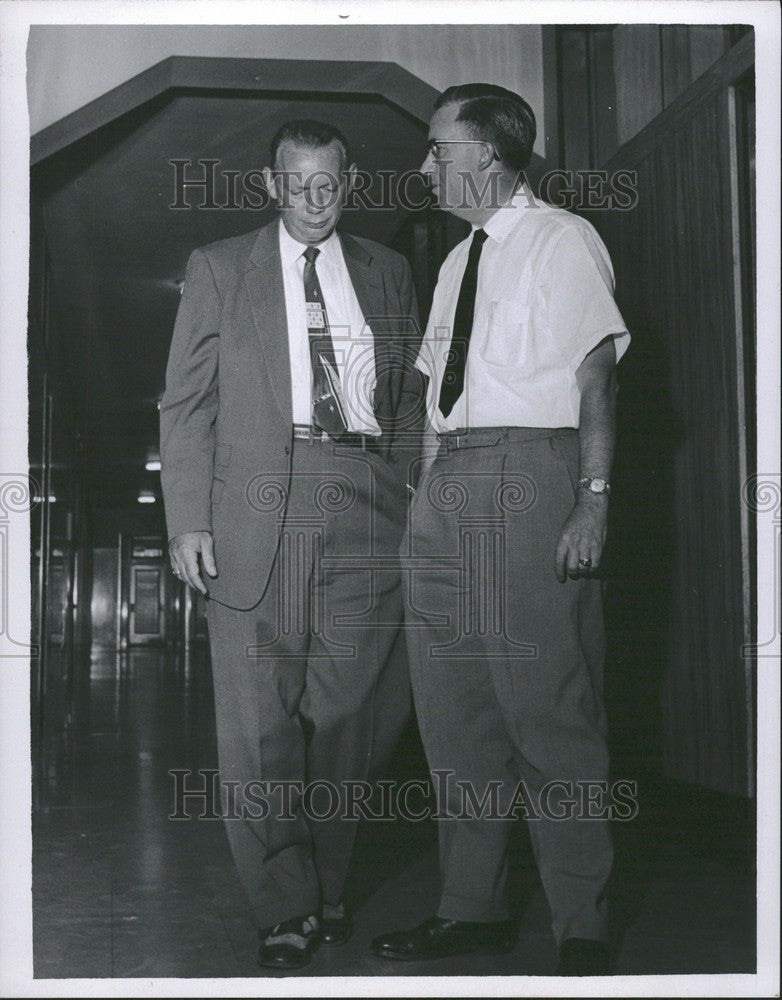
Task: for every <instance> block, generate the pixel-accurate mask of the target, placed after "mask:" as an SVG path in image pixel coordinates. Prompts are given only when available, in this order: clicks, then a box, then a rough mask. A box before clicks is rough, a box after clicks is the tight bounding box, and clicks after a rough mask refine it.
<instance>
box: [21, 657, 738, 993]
mask: <svg viewBox="0 0 782 1000" xmlns="http://www.w3.org/2000/svg"><path fill="white" fill-rule="evenodd" d="M75 667H76V669H75V670H74V676H76V677H78V676H79V675H81V677H82V678H83V679H82V681H81V682H77V683H76V684H74V685H73V686H72V687H71V688H70V689H69V688H68V686H67V684H66V683H65V682H60V683H58V682H57V676H58V675H59V668H58V667H57V665H56V658H55V657H54V656H52V658H51V660H50V683H49V686H48V692H47V705H48V706H49V711H48V716H47V719H46V721H45V729H44V733H45V735H44V738H43V742H42V745H41V747H40V749H39V751H38V753H37V758H36V759H35V760H34V763H35V771H36V778H37V780H36V795H37V802H36V805H37V809H36V811H35V812H34V816H33V836H34V857H33V899H34V911H33V912H34V955H35V975H36V978H46V977H58V978H59V977H63V978H66V977H239V976H243V977H255V976H258V975H261V973H260V971H259V969H258V968H257V967H256V965H255V955H256V951H257V940H256V929H255V927H254V926H253V923H252V919H251V915H250V911H249V908H248V906H247V904H246V902H245V899H244V897H243V894H242V890H241V887H240V885H239V882H238V879H237V876H236V874H235V871H234V867H233V864H232V860H231V857H230V854H229V851H228V845H227V841H226V838H225V834H224V832H223V824H222V822H221V821H220V820H202V821H195V820H178V821H177V820H171V819H169V818H168V817H169V814H170V813H172V812H173V811H174V781H173V778H172V777H171V776H170V775H169V773H168V772H169V770H171V769H175V768H180V769H185V770H193V771H195V770H197V769H199V768H216V766H217V760H216V751H215V740H214V722H213V715H212V694H211V679H210V676H209V665H208V656H207V655H206V652H205V650H204V649H203V647H201V646H198V647H197V648H196V649H195V650H194V651H193V653H192V654H179V655H176V654H173V653H170V652H166V651H164V650H162V649H154V648H147V649H132V650H130V651H129V652H126V653H122V654H115V653H113V652H110V651H95V652H93V655H92V659H91V662H90V664H89V669H87V664H86V663H84V664H83V665H80V664H78V663H77V664H76V665H75ZM82 668H83V669H82ZM66 719H68V720H70V725H69V726H68V727H66V726H65V724H64V723H65V720H66ZM388 774H389V775H393V777H395V778H397V779H399V778H400V777H401V778H403V779H404V778H407V777H422V776H423V775H424V770H423V758H422V756H421V750H420V746H419V745H418V744H417V737H416V735H415V731H414V729H413V728H410V730H409V732H408V734H407V737H406V738H405V739H404V740H403V742H402V744H401V745H400V748H399V750H398V752H397V755H396V758H395V760H394V761H393V762H392V765H391V767H390V768H389V770H388ZM194 779H195V776H193V778H189V779H188V787H192V786H193V783H194ZM694 794H695V793H694V792H692V790H690V791H687V790H686V789H685V790H684V794H682V795H680V796H679V797H678V798H677V796H676V794H675V793H674V792H673V791H672V790H671V788H669V787H666V788H662V787H656V786H654V784H653V782H652V781H651V779H649V781H648V782H646V783H645V782H644V781H640V782H639V799H640V803H641V808H640V813H639V817H638V818H637V819H636V820H634V821H633V822H630V823H624V824H621V823H618V824H615V837H616V844H617V866H616V875H615V880H614V886H613V890H612V906H613V918H614V924H615V930H614V934H615V940H616V943H617V946H618V948H617V961H616V971H617V973H620V974H624V975H633V974H672V973H678V974H691V973H729V972H751V971H753V970H754V907H755V901H754V874H753V871H752V861H753V858H752V857H751V852H750V850H749V845H747V844H743V843H742V842H741V840H740V838H739V837H738V836H737V834H736V831H737V830H740V829H741V828H742V825H743V822H742V819H746V818H747V817H744V818H742V817H737V816H736V815H735V808H734V810H733V812H730V811H729V810H728V808H727V807H726V806H725V804H724V803H723V802H722V801H721V800H717V799H714V800H706V799H700V798H699V802H698V808H697V810H695V811H694V812H693V813H692V814H693V815H697V822H696V825H695V826H694V827H693V826H692V821H691V820H690V821H689V823H690V825H689V826H687V825H685V822H684V820H685V809H683V808H682V807H683V806H685V805H686V804H687V801H688V800H689V799H691V798H692V796H693V795H694ZM690 804H691V803H690ZM734 805H735V804H734ZM198 808H200V807H199V806H198V805H196V806H190V807H188V811H189V812H191V814H195V812H196V810H197V809H198ZM672 808H673V809H674V810H676V809H677V808H682V812H681V817H680V819H679V821H677V822H674V816H673V815H672V812H671V810H672ZM687 814H688V815H690V813H689V812H688V813H687ZM517 841H518V847H517V851H516V856H515V858H514V862H515V864H514V868H515V876H514V878H515V889H514V899H515V900H516V901H517V903H518V914H517V915H518V918H519V921H520V935H519V944H518V947H517V948H516V950H515V952H513V953H512V954H511V955H507V956H499V957H497V956H467V957H463V958H458V959H451V960H445V961H440V962H433V963H418V964H409V965H401V964H400V965H397V964H394V963H389V962H383V961H382V960H380V959H376V958H374V957H373V956H372V955H371V954H370V953H369V942H370V940H371V939H372V937H373V936H374V935H375V934H377V933H379V932H381V931H383V930H388V929H390V928H397V927H404V926H406V925H408V924H409V923H412V922H417V921H418V920H419V919H422V918H424V917H426V916H428V915H429V913H430V910H431V905H432V900H433V899H434V898H435V896H436V892H437V860H436V837H435V830H434V825H433V823H431V822H421V823H413V822H409V821H404V820H401V819H398V820H396V822H394V823H393V824H388V823H364V824H363V826H362V828H361V831H360V833H359V842H358V847H357V851H356V856H355V861H354V869H353V872H352V875H351V877H350V879H349V885H348V902H349V904H351V905H352V906H353V908H354V909H355V910H356V915H357V920H356V924H357V927H356V933H355V936H354V938H353V939H352V940H351V941H350V942H349V943H348V944H347V945H345V946H343V947H340V948H334V949H328V948H326V947H321V948H320V950H319V951H318V952H317V953H316V955H315V957H314V960H313V962H312V964H311V965H310V966H309V967H308V968H307V969H305V970H304V974H306V975H310V976H388V975H413V976H429V975H432V976H442V975H457V976H458V975H551V974H553V970H554V967H555V964H556V951H555V946H554V941H553V938H552V937H551V934H550V930H549V927H548V912H547V906H546V903H545V899H544V897H543V893H542V889H541V887H540V884H539V882H538V880H537V875H536V872H535V868H534V864H533V862H532V858H531V855H530V854H529V853H528V848H527V845H526V841H525V839H523V838H522V837H518V838H517Z"/></svg>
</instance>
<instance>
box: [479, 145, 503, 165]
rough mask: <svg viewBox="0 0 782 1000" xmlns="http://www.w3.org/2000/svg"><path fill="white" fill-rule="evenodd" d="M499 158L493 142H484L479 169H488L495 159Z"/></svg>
mask: <svg viewBox="0 0 782 1000" xmlns="http://www.w3.org/2000/svg"><path fill="white" fill-rule="evenodd" d="M497 159H499V157H498V156H497V151H496V149H495V148H494V143H493V142H484V144H483V145H482V146H481V152H480V155H479V156H478V169H479V170H486V169H488V168H489V167H490V166H491V165H492V163H494V161H495V160H497Z"/></svg>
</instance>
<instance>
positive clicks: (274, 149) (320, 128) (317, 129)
mask: <svg viewBox="0 0 782 1000" xmlns="http://www.w3.org/2000/svg"><path fill="white" fill-rule="evenodd" d="M284 142H292V143H294V144H295V145H296V146H304V147H306V148H307V149H322V148H323V147H324V146H330V145H331V143H332V142H336V144H337V145H338V146H339V148H340V153H341V154H342V166H343V168H344V167H346V166H347V165H348V163H349V162H350V148H349V147H348V140H347V139H346V138H345V136H344V135H343V134H342V133H341V132H340V130H339V129H338V128H336V127H335V126H334V125H328V124H327V123H326V122H318V121H314V120H313V119H309V118H299V119H296V120H294V121H290V122H285V124H284V125H282V126H281V127H280V128H278V129H277V131H276V132H275V133H274V136H273V138H272V143H271V149H270V155H271V166H272V169H274V167H275V166H276V164H277V153H278V151H279V148H280V146H281V145H282V144H283V143H284Z"/></svg>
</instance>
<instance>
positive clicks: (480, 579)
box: [402, 428, 613, 941]
mask: <svg viewBox="0 0 782 1000" xmlns="http://www.w3.org/2000/svg"><path fill="white" fill-rule="evenodd" d="M467 440H468V442H469V440H470V439H469V438H468V439H467ZM473 440H475V441H478V442H479V443H480V444H482V445H485V446H481V447H465V448H463V449H462V448H460V449H458V450H457V449H449V448H447V447H446V446H441V448H440V451H439V454H438V457H437V459H436V460H435V462H434V464H433V465H432V466H431V468H430V470H429V472H428V473H427V474H426V475H425V477H424V478H423V480H422V481H421V482H420V483H419V486H418V490H417V493H416V496H415V499H414V501H413V503H412V505H411V510H410V521H409V527H408V534H407V536H406V538H405V540H404V541H403V545H402V557H403V568H404V569H405V573H404V579H405V590H406V600H407V604H406V609H407V613H408V621H407V626H406V632H407V638H408V645H409V652H410V671H411V678H412V682H413V692H414V697H415V706H416V712H417V715H418V722H419V726H420V729H421V736H422V739H423V743H424V747H425V750H426V755H427V759H428V763H429V766H430V768H431V769H432V770H433V771H441V772H450V774H449V782H448V784H447V785H446V784H445V778H444V776H443V774H440V775H439V776H438V779H437V781H436V782H435V785H436V788H437V787H439V790H440V794H439V799H438V808H439V811H440V813H441V814H448V815H450V817H451V818H440V819H439V838H440V864H441V872H442V896H441V900H440V906H439V910H438V913H439V915H440V916H441V917H444V918H448V919H454V920H469V921H493V920H502V919H505V918H506V917H507V915H508V900H507V886H506V882H507V864H508V861H507V858H508V851H507V847H508V837H509V834H510V829H511V824H512V822H513V821H512V819H501V818H492V817H489V816H487V815H486V814H485V813H484V815H483V816H481V815H480V810H479V809H476V808H472V809H469V808H467V809H465V796H464V791H463V789H462V788H460V787H459V785H458V784H457V782H460V781H461V782H465V783H469V784H470V786H471V788H472V789H473V792H474V794H475V796H476V797H477V800H478V801H479V802H480V799H481V798H482V797H483V795H484V794H486V793H487V792H490V790H491V786H492V782H493V783H494V789H495V792H496V803H497V805H498V806H499V808H498V809H495V810H494V811H495V813H496V815H497V816H502V815H503V814H504V813H507V812H508V809H509V807H510V806H511V805H512V804H513V801H514V799H513V796H514V794H515V793H517V792H518V789H519V786H520V784H523V788H524V791H525V793H526V794H528V796H529V803H528V804H529V805H531V806H532V807H535V808H534V809H530V810H529V818H528V827H529V830H530V835H531V840H532V846H533V850H534V853H535V858H536V861H537V864H538V868H539V871H540V876H541V880H542V882H543V886H544V888H545V891H546V894H547V898H548V901H549V905H550V909H551V914H552V920H553V927H554V933H555V936H556V938H557V940H558V941H561V940H563V939H564V938H568V937H583V938H593V939H603V938H604V937H605V934H606V902H605V889H606V884H607V881H608V878H609V875H610V871H611V866H612V860H613V854H612V846H611V839H610V832H609V827H608V823H607V821H606V820H600V819H591V818H590V819H587V818H583V816H582V814H581V811H580V809H578V808H576V809H569V808H568V806H567V799H568V797H569V794H570V793H571V792H572V791H573V790H574V785H573V783H574V782H577V781H588V782H592V781H596V782H600V781H605V780H606V779H607V772H608V754H607V748H606V741H605V715H604V709H603V703H602V690H601V689H602V666H603V659H604V645H605V643H604V633H603V621H602V606H601V587H600V582H599V581H598V580H595V579H580V580H577V581H574V580H570V579H568V580H567V582H565V583H564V584H561V583H559V581H558V580H557V578H556V575H555V572H554V555H555V550H556V546H557V541H558V538H559V534H560V531H561V529H562V526H563V524H564V522H565V520H566V519H567V517H568V515H569V513H570V511H571V510H572V508H573V504H574V502H575V496H576V488H577V487H576V484H577V480H578V461H579V454H578V453H579V444H578V433H577V431H575V430H573V429H572V428H565V429H560V430H548V429H540V428H529V429H524V428H513V429H506V431H505V432H504V433H503V431H502V429H497V432H496V433H494V432H493V431H492V432H490V433H488V434H487V433H483V434H481V435H480V437H478V436H476V437H475V438H474V439H473ZM487 442H488V443H487ZM557 783H564V784H557ZM516 801H519V800H518V799H516ZM487 802H489V804H491V800H490V799H489V800H487ZM541 802H542V804H543V806H544V808H543V809H540V808H537V806H539V805H540V804H541ZM535 813H537V814H539V815H540V818H537V819H536V818H532V817H533V815H534V814H535ZM460 815H461V816H462V818H453V817H458V816H460ZM555 815H556V816H562V818H557V819H555V818H553V816H555Z"/></svg>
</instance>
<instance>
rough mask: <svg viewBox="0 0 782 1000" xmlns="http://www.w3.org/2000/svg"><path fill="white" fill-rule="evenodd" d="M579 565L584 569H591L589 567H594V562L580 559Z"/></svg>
mask: <svg viewBox="0 0 782 1000" xmlns="http://www.w3.org/2000/svg"><path fill="white" fill-rule="evenodd" d="M578 565H579V566H580V567H581V568H582V569H589V567H590V566H591V565H592V560H591V559H579V560H578Z"/></svg>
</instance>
